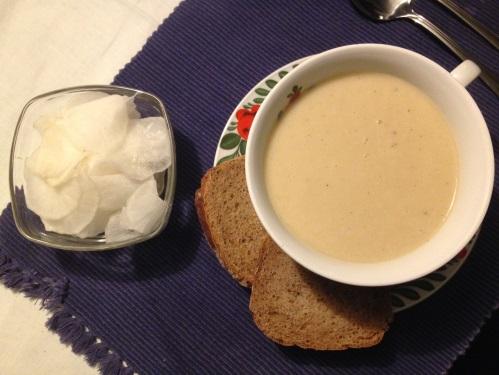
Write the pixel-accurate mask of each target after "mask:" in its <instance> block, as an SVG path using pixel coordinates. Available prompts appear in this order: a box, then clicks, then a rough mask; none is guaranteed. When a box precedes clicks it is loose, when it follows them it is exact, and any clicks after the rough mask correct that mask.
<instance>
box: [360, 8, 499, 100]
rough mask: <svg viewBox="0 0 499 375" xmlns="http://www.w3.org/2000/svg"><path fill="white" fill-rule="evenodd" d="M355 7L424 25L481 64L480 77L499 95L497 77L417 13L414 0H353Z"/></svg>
mask: <svg viewBox="0 0 499 375" xmlns="http://www.w3.org/2000/svg"><path fill="white" fill-rule="evenodd" d="M351 1H352V3H353V5H354V6H355V8H357V10H359V11H360V12H361V13H362V14H364V15H365V16H366V17H368V18H370V19H372V20H375V21H392V20H396V19H404V18H405V19H409V20H411V21H413V22H415V23H417V24H418V25H421V26H423V27H424V28H425V29H427V30H428V31H429V32H430V33H432V34H433V35H435V36H436V37H437V38H438V39H439V40H440V41H441V42H442V43H444V44H445V45H446V46H447V47H449V49H450V50H451V51H452V52H454V53H455V54H456V55H457V56H458V57H460V58H461V59H462V60H473V61H474V62H475V63H476V64H477V65H479V67H480V70H481V73H480V78H481V79H482V80H483V81H484V82H485V83H486V84H487V85H488V86H489V87H490V89H491V90H492V91H493V92H494V93H495V94H496V95H497V96H499V81H498V80H497V78H496V77H495V76H494V75H493V73H491V72H490V71H488V70H487V69H486V68H484V67H483V66H482V65H481V64H479V63H478V62H477V61H476V60H475V59H474V58H473V57H471V54H470V53H469V52H467V51H465V50H463V49H462V48H461V47H460V46H459V45H458V44H457V43H456V41H454V40H453V39H452V38H451V37H449V36H448V35H447V34H446V33H445V32H443V31H442V30H441V29H439V28H438V27H437V26H435V25H434V24H433V23H431V22H430V21H429V20H428V19H426V18H425V17H423V16H422V15H420V14H418V13H416V12H415V11H414V9H413V7H412V0H351Z"/></svg>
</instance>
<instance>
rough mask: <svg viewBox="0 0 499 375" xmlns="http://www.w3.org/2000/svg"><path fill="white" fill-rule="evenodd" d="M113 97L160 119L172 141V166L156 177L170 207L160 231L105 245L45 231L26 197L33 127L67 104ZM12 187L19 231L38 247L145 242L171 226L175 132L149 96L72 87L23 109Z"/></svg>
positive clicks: (115, 89) (12, 165)
mask: <svg viewBox="0 0 499 375" xmlns="http://www.w3.org/2000/svg"><path fill="white" fill-rule="evenodd" d="M111 94H117V95H124V96H128V97H130V98H131V99H132V100H133V102H134V104H135V107H136V109H137V111H138V113H139V116H140V118H144V117H150V116H161V117H162V118H163V119H164V120H165V124H166V128H167V131H168V134H169V139H170V148H171V165H170V167H168V169H167V170H165V171H164V172H161V173H156V174H155V175H154V177H155V179H156V182H157V187H158V193H159V196H160V198H161V199H163V200H164V201H165V202H166V203H167V204H166V205H165V206H166V207H165V209H164V214H163V215H162V220H161V222H160V224H159V225H158V227H157V228H156V229H155V230H154V231H152V232H150V233H148V234H140V235H137V236H135V237H133V238H131V239H127V240H123V241H116V242H110V243H109V242H106V239H105V236H104V234H100V235H97V236H95V237H89V238H79V237H76V236H73V235H65V234H59V233H55V232H51V231H47V230H45V227H44V225H43V224H42V222H41V219H40V217H39V216H38V215H37V214H35V213H34V212H33V211H31V210H30V209H29V208H28V207H27V205H26V199H25V196H24V193H23V186H24V185H25V178H24V167H25V160H26V158H27V157H28V156H30V155H31V153H32V152H33V151H34V150H35V148H36V147H37V146H38V144H39V143H40V138H41V137H40V135H39V134H38V132H37V131H35V129H34V128H33V123H34V121H35V120H36V119H38V118H39V117H40V116H42V115H44V114H48V113H50V112H53V111H54V110H55V109H57V108H60V107H61V106H63V105H65V104H66V105H67V104H70V103H73V104H76V103H79V102H80V101H82V100H83V101H85V100H86V101H88V100H89V98H92V97H93V96H95V98H97V97H99V96H102V95H111ZM85 98H86V99H85ZM9 183H10V196H11V202H12V213H13V216H14V221H15V223H16V227H17V229H18V230H19V232H20V233H21V235H22V236H23V237H24V238H26V239H28V240H30V241H32V242H35V243H37V244H40V245H44V246H48V247H53V248H58V249H63V250H79V251H96V250H110V249H116V248H122V247H125V246H129V245H133V244H136V243H139V242H143V241H146V240H148V239H150V238H152V237H154V236H156V235H158V234H159V233H160V232H161V231H162V230H163V229H164V228H165V226H166V224H167V223H168V219H169V217H170V213H171V209H172V204H173V197H174V193H175V183H176V165H175V141H174V137H173V130H172V127H171V124H170V121H169V119H168V115H167V113H166V110H165V107H164V106H163V103H162V102H161V100H160V99H159V98H157V97H156V96H154V95H152V94H150V93H147V92H143V91H140V90H135V89H131V88H126V87H120V86H112V85H92V86H79V87H71V88H66V89H61V90H56V91H52V92H49V93H46V94H42V95H39V96H37V97H35V98H33V99H31V100H30V101H29V102H28V103H27V104H26V105H25V106H24V108H23V110H22V112H21V115H20V116H19V120H18V122H17V127H16V130H15V133H14V138H13V141H12V148H11V154H10V171H9Z"/></svg>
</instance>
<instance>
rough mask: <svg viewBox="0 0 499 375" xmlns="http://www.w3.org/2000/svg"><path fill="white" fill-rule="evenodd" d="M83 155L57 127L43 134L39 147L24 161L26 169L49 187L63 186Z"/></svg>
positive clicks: (51, 127) (49, 128)
mask: <svg viewBox="0 0 499 375" xmlns="http://www.w3.org/2000/svg"><path fill="white" fill-rule="evenodd" d="M84 156H85V154H84V153H83V152H81V151H79V150H78V149H76V148H75V147H74V146H73V145H72V143H71V142H70V141H69V140H68V139H67V138H66V137H65V136H64V133H63V131H62V130H61V129H59V128H58V127H57V126H50V127H48V128H47V129H45V131H44V132H43V136H42V142H41V144H40V147H38V149H36V151H35V152H34V153H33V154H32V155H31V156H30V157H29V158H27V159H26V167H27V168H28V169H29V170H30V171H31V172H33V173H34V174H36V175H38V176H40V177H42V178H43V179H44V180H45V181H46V182H47V183H48V184H49V185H52V186H57V185H60V184H63V183H64V182H66V181H67V180H69V179H70V178H71V177H72V172H73V170H74V169H75V168H76V166H77V165H78V163H79V162H80V160H82V159H83V157H84Z"/></svg>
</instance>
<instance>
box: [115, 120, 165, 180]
mask: <svg viewBox="0 0 499 375" xmlns="http://www.w3.org/2000/svg"><path fill="white" fill-rule="evenodd" d="M171 151H172V150H171V148H170V139H169V134H168V131H167V129H166V124H165V120H164V119H163V118H161V117H147V118H142V119H138V120H132V121H131V122H130V130H129V132H128V136H127V137H126V140H125V143H124V145H123V148H122V149H121V150H120V151H119V152H118V153H117V154H116V155H114V156H113V158H112V159H113V160H114V161H115V163H116V164H117V165H118V167H119V169H120V170H121V171H122V172H123V173H125V174H126V175H127V176H129V177H131V178H133V179H136V180H145V179H147V178H149V177H151V176H152V175H153V174H154V173H157V172H162V171H164V170H166V169H167V168H168V167H169V166H170V164H171Z"/></svg>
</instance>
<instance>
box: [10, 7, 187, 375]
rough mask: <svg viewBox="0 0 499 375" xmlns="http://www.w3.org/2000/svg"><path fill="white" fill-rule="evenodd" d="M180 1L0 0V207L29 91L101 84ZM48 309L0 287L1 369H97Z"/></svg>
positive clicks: (22, 373) (22, 372) (24, 372)
mask: <svg viewBox="0 0 499 375" xmlns="http://www.w3.org/2000/svg"><path fill="white" fill-rule="evenodd" d="M179 1H180V0H83V1H82V0H16V1H13V0H0V67H1V74H0V89H1V90H0V102H1V103H2V110H1V111H0V127H1V128H0V130H1V132H2V136H1V137H0V181H2V183H1V184H0V207H1V208H2V209H3V208H4V207H5V206H6V205H7V203H8V202H9V200H10V198H9V193H8V160H9V153H10V143H11V140H12V135H13V132H14V128H15V125H16V121H17V117H18V116H19V113H20V111H21V109H22V107H23V105H24V104H25V103H26V102H27V101H28V100H29V99H30V98H31V97H33V96H35V95H38V94H41V93H43V92H47V91H51V90H54V89H58V88H62V87H67V86H75V85H83V84H106V83H109V82H111V81H112V79H113V77H114V76H115V75H116V74H117V73H118V71H119V70H120V69H121V68H122V67H123V66H124V65H125V64H126V63H127V62H128V61H129V60H130V58H131V57H133V56H134V55H135V54H136V53H137V52H138V51H139V50H140V48H141V47H142V46H143V45H144V43H145V42H146V40H147V38H148V37H149V36H150V35H151V34H152V32H153V31H154V30H155V29H156V28H157V26H158V25H159V24H160V23H161V21H162V20H163V19H164V18H166V17H167V16H168V15H169V14H170V13H171V11H172V10H173V9H174V7H175V6H176V5H177V4H178V3H179ZM47 317H48V315H47V312H46V311H44V310H41V309H40V308H39V307H38V306H37V305H36V304H35V303H34V302H33V301H30V300H28V299H27V298H25V297H23V296H22V295H20V294H14V293H13V292H11V291H10V290H8V289H7V288H5V287H4V286H3V285H0V374H1V375H18V374H19V375H28V374H29V375H39V374H58V375H59V374H60V375H65V374H78V375H85V374H97V369H96V368H91V367H90V366H88V365H87V364H86V362H85V361H84V359H83V358H82V357H80V356H77V355H75V354H73V353H72V352H71V349H70V348H69V347H66V346H65V345H63V344H61V343H60V342H59V338H58V336H57V335H55V334H53V333H51V332H49V331H48V330H47V329H46V328H45V326H44V324H45V322H46V320H47Z"/></svg>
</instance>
